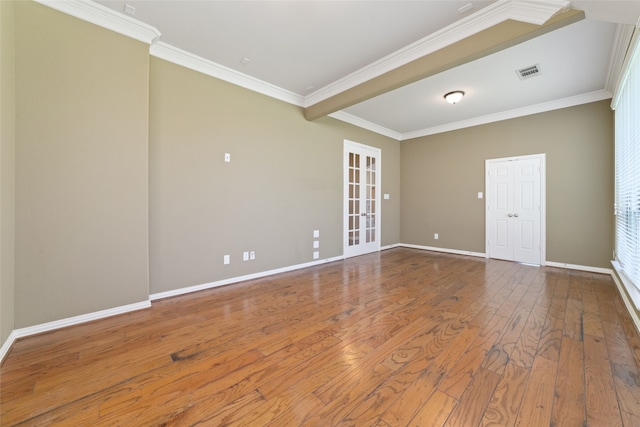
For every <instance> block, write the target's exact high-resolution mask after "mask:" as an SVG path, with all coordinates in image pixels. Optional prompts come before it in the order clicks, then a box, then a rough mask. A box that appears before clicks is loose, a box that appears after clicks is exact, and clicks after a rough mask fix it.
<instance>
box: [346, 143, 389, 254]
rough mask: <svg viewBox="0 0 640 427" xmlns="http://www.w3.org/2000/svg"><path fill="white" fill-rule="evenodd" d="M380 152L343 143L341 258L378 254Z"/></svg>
mask: <svg viewBox="0 0 640 427" xmlns="http://www.w3.org/2000/svg"><path fill="white" fill-rule="evenodd" d="M380 157H381V153H380V149H379V148H374V147H369V146H366V145H362V144H358V143H355V142H351V141H347V140H345V141H344V256H345V257H352V256H357V255H362V254H366V253H369V252H376V251H379V250H380V182H381V181H380Z"/></svg>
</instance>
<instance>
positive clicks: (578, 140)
mask: <svg viewBox="0 0 640 427" xmlns="http://www.w3.org/2000/svg"><path fill="white" fill-rule="evenodd" d="M401 153H402V161H401V171H402V172H401V188H402V203H401V219H400V224H401V232H400V240H401V242H402V243H410V244H416V245H424V246H433V247H441V248H447V249H457V250H463V251H472V252H480V253H484V252H485V240H484V239H485V215H484V199H483V200H479V199H478V198H477V193H478V192H479V191H482V192H484V185H485V181H484V167H485V160H486V159H492V158H501V157H511V156H520V155H527V154H538V153H546V166H547V176H546V179H547V187H546V190H547V236H546V238H547V261H553V262H560V263H567V264H577V265H584V266H592V267H604V268H610V267H611V265H610V260H611V257H612V251H613V211H612V206H613V167H614V164H613V113H612V111H611V109H610V107H609V102H608V101H602V102H597V103H592V104H587V105H581V106H577V107H573V108H566V109H562V110H557V111H552V112H548V113H542V114H536V115H532V116H527V117H521V118H517V119H512V120H506V121H502V122H497V123H492V124H488V125H483V126H477V127H473V128H468V129H462V130H458V131H453V132H447V133H443V134H439V135H432V136H428V137H423V138H417V139H414V140H410V141H405V142H402V151H401ZM434 233H438V234H439V240H434V239H433V234H434Z"/></svg>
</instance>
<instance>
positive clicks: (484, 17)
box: [304, 0, 570, 108]
mask: <svg viewBox="0 0 640 427" xmlns="http://www.w3.org/2000/svg"><path fill="white" fill-rule="evenodd" d="M569 6H570V2H568V1H564V0H499V1H497V2H495V3H493V4H491V5H489V6H487V7H485V8H483V9H480V10H479V11H478V12H476V13H474V14H472V15H469V16H467V17H465V18H463V19H461V20H459V21H457V22H455V23H453V24H451V25H449V26H447V27H445V28H443V29H441V30H439V31H436V32H435V33H433V34H430V35H428V36H427V37H424V38H422V39H420V40H418V41H417V42H415V43H412V44H410V45H408V46H406V47H404V48H403V49H400V50H398V51H396V52H394V53H392V54H390V55H387V56H386V57H384V58H382V59H380V60H378V61H376V62H373V63H371V64H369V65H367V66H365V67H363V68H361V69H360V70H358V71H355V72H354V73H351V74H350V75H348V76H346V77H344V78H342V79H339V80H336V81H335V82H333V83H331V84H329V85H327V86H325V87H323V88H322V89H319V90H317V91H315V92H314V93H312V94H310V95H307V96H306V97H305V98H304V107H305V108H307V107H310V106H312V105H315V104H317V103H319V102H321V101H324V100H326V99H328V98H331V97H332V96H335V95H338V94H339V93H342V92H344V91H346V90H348V89H351V88H352V87H355V86H357V85H359V84H362V83H364V82H366V81H369V80H371V79H374V78H376V77H379V76H381V75H383V74H384V73H387V72H389V71H391V70H394V69H396V68H398V67H401V66H403V65H406V64H408V63H410V62H412V61H415V60H417V59H419V58H422V57H424V56H426V55H429V54H431V53H433V52H436V51H438V50H440V49H442V48H444V47H446V46H449V45H451V44H453V43H456V42H459V41H460V40H463V39H465V38H467V37H470V36H472V35H474V34H476V33H479V32H481V31H484V30H486V29H488V28H491V27H493V26H495V25H497V24H499V23H500V22H503V21H506V20H509V19H512V20H517V21H522V22H527V23H531V24H536V25H542V24H544V23H545V22H546V21H547V20H549V19H550V18H551V17H553V16H554V15H555V14H557V13H559V12H561V11H563V10H566V9H567V8H568V7H569Z"/></svg>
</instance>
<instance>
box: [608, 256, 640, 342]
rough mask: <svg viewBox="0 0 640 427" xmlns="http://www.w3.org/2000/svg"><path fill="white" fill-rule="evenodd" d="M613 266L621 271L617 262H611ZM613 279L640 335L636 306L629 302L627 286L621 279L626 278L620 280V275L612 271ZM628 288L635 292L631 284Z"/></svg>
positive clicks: (639, 322)
mask: <svg viewBox="0 0 640 427" xmlns="http://www.w3.org/2000/svg"><path fill="white" fill-rule="evenodd" d="M611 264H613V266H614V267H615V268H616V270H618V271H619V264H618V263H617V262H616V261H611ZM611 277H612V278H613V281H614V283H615V284H616V286H617V287H618V293H620V296H621V297H622V301H624V305H625V307H627V311H628V312H629V316H630V317H631V320H632V321H633V325H634V326H635V327H636V332H638V334H639V335H640V318H639V317H638V312H637V311H636V308H635V304H634V303H633V302H632V301H631V300H629V296H627V292H625V289H627V286H625V285H624V284H623V283H622V282H621V281H620V279H622V280H624V279H625V278H624V276H622V274H621V277H620V278H618V275H617V274H616V272H615V271H613V270H611ZM628 288H629V289H631V291H633V289H634V288H633V285H632V284H631V283H629V287H628Z"/></svg>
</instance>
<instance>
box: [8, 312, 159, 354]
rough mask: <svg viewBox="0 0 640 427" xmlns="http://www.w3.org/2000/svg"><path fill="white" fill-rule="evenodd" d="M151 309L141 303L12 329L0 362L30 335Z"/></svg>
mask: <svg viewBox="0 0 640 427" xmlns="http://www.w3.org/2000/svg"><path fill="white" fill-rule="evenodd" d="M149 307H151V301H149V300H147V301H141V302H136V303H133V304H127V305H122V306H119V307H113V308H108V309H106V310H100V311H94V312H92V313H87V314H81V315H79V316H73V317H67V318H66V319H60V320H54V321H53V322H47V323H41V324H39V325H34V326H28V327H26V328H20V329H14V330H13V331H11V333H10V334H9V337H8V338H7V340H6V341H5V342H4V344H3V345H2V348H0V361H2V360H4V357H5V356H6V354H7V352H8V351H9V349H10V348H11V346H12V345H13V343H14V342H15V340H17V339H18V338H23V337H28V336H30V335H36V334H41V333H43V332H48V331H53V330H55V329H60V328H66V327H67V326H73V325H78V324H80V323H85V322H91V321H92V320H98V319H104V318H106V317H111V316H116V315H118V314H124V313H129V312H131V311H136V310H141V309H144V308H149Z"/></svg>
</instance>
